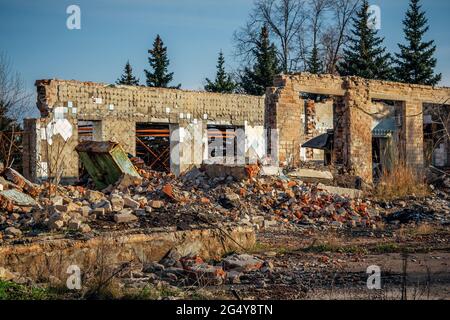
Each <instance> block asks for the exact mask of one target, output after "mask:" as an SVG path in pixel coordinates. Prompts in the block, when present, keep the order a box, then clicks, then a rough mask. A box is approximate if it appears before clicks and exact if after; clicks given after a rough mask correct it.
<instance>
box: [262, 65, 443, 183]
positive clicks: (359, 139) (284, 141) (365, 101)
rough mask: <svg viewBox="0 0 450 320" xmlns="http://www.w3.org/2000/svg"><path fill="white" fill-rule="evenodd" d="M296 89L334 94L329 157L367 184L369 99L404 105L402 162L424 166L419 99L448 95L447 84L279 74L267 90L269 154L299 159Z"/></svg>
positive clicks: (430, 100)
mask: <svg viewBox="0 0 450 320" xmlns="http://www.w3.org/2000/svg"><path fill="white" fill-rule="evenodd" d="M300 93H310V94H321V95H329V96H334V100H335V118H336V117H337V118H338V119H337V121H336V119H335V128H334V129H335V130H334V132H335V135H334V141H335V142H334V150H333V158H334V159H335V161H337V162H342V163H343V164H345V165H346V166H347V167H348V169H349V170H351V171H354V172H355V174H357V175H359V176H360V177H361V178H363V179H364V180H365V181H367V182H371V181H372V132H371V129H372V123H373V120H374V116H375V115H374V114H373V113H372V101H373V100H376V99H383V100H392V101H398V102H401V103H402V104H403V106H404V107H403V119H402V121H403V122H404V124H403V125H402V130H403V131H404V132H403V133H401V136H403V137H404V140H405V141H404V145H405V152H404V153H405V161H406V163H407V164H408V165H411V166H414V167H418V168H420V167H423V165H424V156H423V152H424V151H423V113H422V109H423V103H444V102H445V101H447V100H448V99H450V89H449V88H434V87H430V86H422V85H412V84H403V83H396V82H388V81H374V80H366V79H362V78H357V77H338V76H333V75H312V74H308V73H299V74H293V75H280V76H278V77H277V78H276V79H275V81H274V87H273V88H268V89H267V94H266V95H267V96H266V107H265V108H266V112H267V115H266V127H267V128H269V129H277V130H278V131H279V132H278V135H279V139H280V141H279V146H280V147H279V149H278V150H276V152H277V154H275V155H273V154H272V157H274V158H276V159H278V160H280V161H286V160H287V159H288V158H291V159H293V163H294V164H299V162H300V157H299V155H300V149H299V148H300V144H301V143H303V142H305V141H304V133H305V132H304V131H303V132H302V131H301V130H293V128H294V127H296V128H298V127H301V126H300V124H301V122H300V120H299V117H297V116H296V115H297V114H298V113H303V112H304V104H303V101H301V99H300V98H299V95H300Z"/></svg>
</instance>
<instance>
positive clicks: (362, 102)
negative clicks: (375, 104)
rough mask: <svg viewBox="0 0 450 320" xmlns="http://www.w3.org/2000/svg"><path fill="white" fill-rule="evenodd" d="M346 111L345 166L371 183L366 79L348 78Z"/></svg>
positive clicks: (370, 125) (370, 137)
mask: <svg viewBox="0 0 450 320" xmlns="http://www.w3.org/2000/svg"><path fill="white" fill-rule="evenodd" d="M347 86H348V87H347V88H348V90H347V93H346V95H345V100H346V112H345V114H344V118H347V119H346V120H344V122H345V121H347V122H348V129H347V130H348V138H347V139H348V140H347V143H348V145H347V147H346V148H344V150H345V151H346V152H347V167H348V169H350V170H351V171H353V172H354V173H355V175H357V176H359V177H361V178H362V179H363V180H364V181H365V182H367V183H371V182H372V180H373V173H372V117H371V116H370V104H371V99H370V94H369V90H368V89H367V88H368V85H367V80H364V79H361V78H353V77H351V78H348V83H347Z"/></svg>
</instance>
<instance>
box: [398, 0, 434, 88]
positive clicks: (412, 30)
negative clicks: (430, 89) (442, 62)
mask: <svg viewBox="0 0 450 320" xmlns="http://www.w3.org/2000/svg"><path fill="white" fill-rule="evenodd" d="M427 23H428V20H427V18H426V17H425V12H424V11H421V5H420V1H419V0H411V2H410V4H409V9H408V11H407V12H406V18H405V19H404V20H403V25H404V28H403V31H404V32H405V37H406V41H407V44H406V45H402V44H398V46H399V48H400V53H396V54H395V57H396V59H395V63H396V67H395V78H396V80H398V81H401V82H406V83H415V84H425V85H436V84H437V83H438V82H439V81H440V80H441V78H442V74H434V68H435V67H436V59H435V58H433V55H434V53H435V51H436V46H435V45H434V41H428V42H424V41H423V37H424V35H425V33H426V32H427V31H428V29H429V26H428V25H427Z"/></svg>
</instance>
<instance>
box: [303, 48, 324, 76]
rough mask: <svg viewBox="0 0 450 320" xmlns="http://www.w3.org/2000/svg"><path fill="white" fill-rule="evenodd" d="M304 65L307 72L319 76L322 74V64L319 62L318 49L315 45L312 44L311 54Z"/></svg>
mask: <svg viewBox="0 0 450 320" xmlns="http://www.w3.org/2000/svg"><path fill="white" fill-rule="evenodd" d="M306 63H307V71H308V72H310V73H313V74H321V73H322V72H323V64H322V62H321V61H320V57H319V48H317V44H316V43H314V45H313V48H312V50H311V54H310V56H309V58H308V61H307V62H306Z"/></svg>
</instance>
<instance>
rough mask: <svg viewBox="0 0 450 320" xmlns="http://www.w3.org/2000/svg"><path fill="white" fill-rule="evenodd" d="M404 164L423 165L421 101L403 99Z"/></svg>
mask: <svg viewBox="0 0 450 320" xmlns="http://www.w3.org/2000/svg"><path fill="white" fill-rule="evenodd" d="M404 104H405V107H404V111H405V120H404V124H405V135H406V137H405V139H406V141H405V145H406V164H407V165H409V166H411V167H416V168H420V167H423V165H424V149H423V113H422V109H423V105H422V102H421V101H418V100H411V101H405V103H404Z"/></svg>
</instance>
